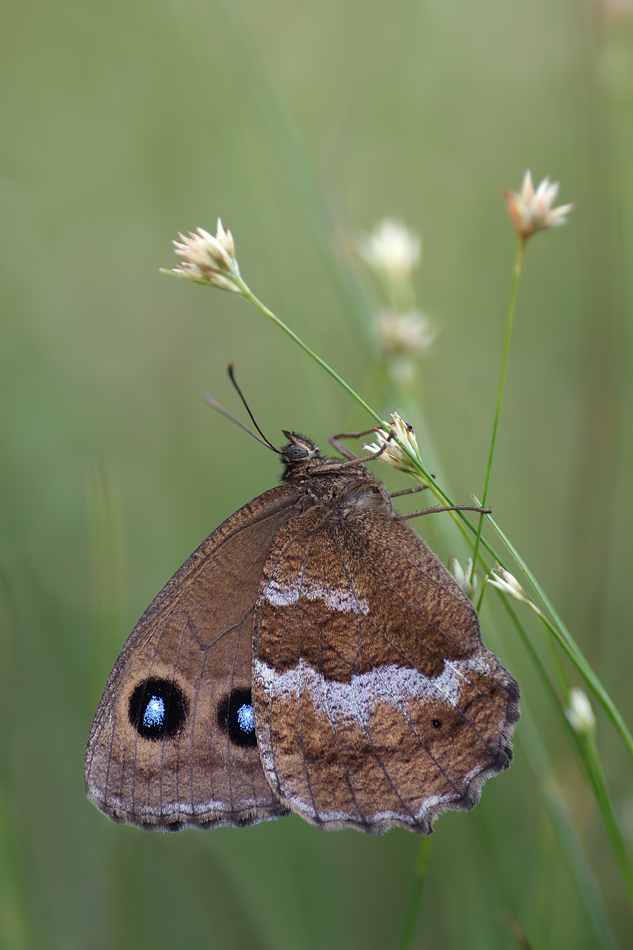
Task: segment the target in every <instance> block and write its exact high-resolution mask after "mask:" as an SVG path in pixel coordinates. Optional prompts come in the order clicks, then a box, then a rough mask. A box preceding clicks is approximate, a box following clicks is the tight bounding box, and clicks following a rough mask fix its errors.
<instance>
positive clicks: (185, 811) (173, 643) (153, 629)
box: [85, 486, 297, 828]
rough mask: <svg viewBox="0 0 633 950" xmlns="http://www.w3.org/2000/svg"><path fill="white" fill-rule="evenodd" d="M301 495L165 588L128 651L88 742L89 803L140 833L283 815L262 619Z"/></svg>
mask: <svg viewBox="0 0 633 950" xmlns="http://www.w3.org/2000/svg"><path fill="white" fill-rule="evenodd" d="M296 498H297V495H296V492H295V491H294V490H293V489H292V488H290V487H286V486H283V487H280V488H275V489H272V490H271V491H269V492H266V493H265V494H264V495H261V496H260V497H259V498H257V499H255V501H254V502H252V503H251V504H250V505H247V506H245V508H242V509H241V510H240V511H238V512H236V513H235V514H234V515H233V516H232V517H231V518H229V519H228V521H226V522H224V524H223V525H221V526H220V527H219V528H218V529H217V530H216V531H214V533H213V534H212V535H211V536H210V537H209V538H207V540H206V541H204V542H203V544H202V545H200V547H199V548H198V549H197V551H195V552H194V554H192V556H191V557H190V558H189V560H188V561H187V562H186V563H185V564H184V565H183V566H182V568H181V569H180V570H179V571H178V572H177V574H175V575H174V577H173V578H172V579H171V580H170V581H169V583H168V584H167V585H166V586H165V588H163V590H162V591H161V593H160V594H159V595H158V596H157V597H156V599H155V600H154V601H153V603H152V604H151V605H150V606H149V607H148V609H147V610H146V612H145V613H144V615H143V617H142V618H141V619H140V620H139V622H138V624H137V625H136V627H135V629H134V630H133V632H132V634H131V635H130V637H129V639H128V641H127V643H126V644H125V646H124V648H123V650H122V652H121V655H120V656H119V659H118V660H117V663H116V665H115V667H114V669H113V671H112V673H111V674H110V678H109V680H108V683H107V685H106V688H105V690H104V693H103V697H102V699H101V702H100V704H99V707H98V709H97V712H96V714H95V718H94V722H93V725H92V729H91V732H90V737H89V740H88V747H87V750H86V760H85V783H86V790H87V792H88V795H89V797H90V798H91V799H92V800H93V801H94V803H95V804H96V805H97V807H98V808H100V809H101V810H102V811H104V812H105V813H106V814H108V815H109V816H110V817H112V818H115V819H117V820H121V821H130V822H134V823H136V824H140V825H147V826H155V827H168V828H174V827H179V826H181V825H188V824H192V825H202V824H211V823H226V822H231V823H245V822H248V821H254V820H258V819H261V818H265V817H272V816H274V815H279V814H283V813H284V811H285V808H284V806H282V805H281V804H280V803H279V801H278V799H277V797H276V796H275V794H274V793H273V792H272V790H271V788H270V785H269V783H268V781H267V780H266V777H265V775H264V772H263V770H262V766H261V762H260V757H259V752H258V748H257V743H256V737H255V732H254V722H253V712H252V699H251V667H252V626H253V607H254V603H255V600H256V597H257V592H258V589H259V586H260V584H261V576H262V570H263V566H264V563H265V560H266V557H267V554H268V551H269V549H270V546H271V544H272V540H273V537H274V536H275V534H276V532H277V531H278V530H279V528H280V527H281V526H282V525H283V523H284V522H285V521H287V520H288V519H289V518H292V517H294V516H295V514H296V511H295V508H294V507H293V502H294V501H296Z"/></svg>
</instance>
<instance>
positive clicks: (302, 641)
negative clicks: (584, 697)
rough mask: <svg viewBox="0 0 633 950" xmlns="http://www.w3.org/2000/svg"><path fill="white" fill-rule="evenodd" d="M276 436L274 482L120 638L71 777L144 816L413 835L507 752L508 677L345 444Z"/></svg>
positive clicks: (462, 798) (175, 824) (171, 823)
mask: <svg viewBox="0 0 633 950" xmlns="http://www.w3.org/2000/svg"><path fill="white" fill-rule="evenodd" d="M284 435H285V436H286V438H287V439H288V442H287V444H286V445H285V446H284V448H282V449H281V450H276V451H278V452H279V454H280V456H281V459H282V462H283V464H284V472H283V477H282V483H281V484H280V485H279V486H277V487H275V488H272V489H270V490H269V491H266V492H264V493H263V494H262V495H259V496H258V497H257V498H255V499H254V500H253V501H251V502H249V503H248V504H247V505H245V506H244V507H243V508H241V509H240V510H239V511H237V512H235V514H233V515H231V517H230V518H228V520H227V521H225V522H224V523H223V524H221V525H220V526H219V527H218V528H216V530H215V531H214V532H213V533H212V534H211V535H210V536H209V537H208V538H207V539H206V541H203V542H202V544H201V545H200V547H199V548H198V549H197V550H196V551H194V553H193V554H192V555H191V557H190V558H189V559H188V560H187V561H186V562H185V563H184V564H183V566H182V567H181V568H180V570H179V571H178V572H177V573H176V574H175V575H174V576H173V577H172V578H171V580H170V581H169V582H168V583H167V584H166V586H165V587H164V588H163V590H162V591H161V592H160V593H159V594H158V596H157V597H156V598H155V600H154V601H153V602H152V603H151V604H150V606H149V607H148V608H147V610H146V611H145V613H144V614H143V616H142V617H141V619H140V620H139V621H138V623H137V625H136V627H135V628H134V630H133V631H132V633H131V635H130V637H129V639H128V640H127V642H126V644H125V645H124V647H123V649H122V651H121V654H120V656H119V658H118V659H117V661H116V663H115V666H114V669H113V670H112V672H111V674H110V677H109V679H108V681H107V684H106V687H105V690H104V692H103V696H102V697H101V701H100V703H99V705H98V708H97V711H96V714H95V717H94V721H93V723H92V728H91V730H90V736H89V739H88V745H87V749H86V756H85V787H86V792H87V794H88V797H89V798H90V799H91V801H92V802H94V804H95V805H96V806H97V808H99V809H100V810H101V811H102V812H104V813H105V814H106V815H108V816H109V817H110V818H113V819H115V820H117V821H125V822H132V823H134V824H136V825H140V826H142V827H146V828H162V829H168V830H176V829H179V828H182V827H184V826H197V827H208V826H212V825H222V824H231V825H245V824H250V823H252V822H257V821H260V820H262V819H265V818H273V817H278V816H281V815H285V814H287V813H289V812H296V813H297V814H299V815H301V816H302V818H304V819H306V820H307V821H309V822H311V823H312V824H314V825H318V826H320V827H323V828H328V829H335V828H355V829H357V830H359V831H364V832H370V833H376V832H382V831H384V830H386V829H387V828H389V827H391V826H394V825H395V826H401V827H404V828H407V829H409V830H411V831H413V832H417V833H419V834H429V833H430V832H431V831H432V825H433V822H434V820H435V818H436V817H437V816H438V815H439V814H440V813H441V812H443V811H445V810H447V809H468V808H471V807H472V806H473V805H474V804H475V803H476V802H477V801H478V799H479V796H480V792H481V787H482V785H483V783H484V782H485V780H486V779H487V778H489V777H490V776H492V775H494V774H495V773H498V772H500V771H502V770H503V769H506V768H507V767H508V766H509V764H510V761H511V759H512V746H511V742H510V739H511V735H512V732H513V730H514V727H515V725H516V722H517V720H518V717H519V689H518V686H517V683H516V682H515V680H514V679H513V678H512V676H511V675H510V674H509V673H508V672H507V671H506V670H505V669H504V668H503V667H502V665H501V663H500V662H499V660H498V659H497V657H496V656H495V655H494V654H493V653H491V652H490V651H489V650H487V649H486V647H485V646H484V644H483V641H482V638H481V634H480V629H479V623H478V619H477V613H476V611H475V609H474V607H473V606H472V604H471V602H470V601H469V600H468V598H467V597H466V595H465V594H464V593H463V592H462V590H461V588H460V587H459V585H458V584H457V582H456V581H455V580H454V578H453V577H452V576H451V575H450V574H449V572H448V571H447V570H446V569H445V568H444V567H443V565H442V564H441V563H440V561H439V560H438V558H437V557H436V556H435V554H433V552H432V551H431V550H430V549H429V548H428V547H427V546H426V544H425V543H424V542H423V541H422V540H421V539H420V537H419V536H418V535H417V534H416V533H415V532H414V531H413V530H412V528H411V527H410V526H409V524H408V523H407V521H406V520H405V519H404V518H403V517H400V516H398V515H397V514H396V513H395V512H394V509H393V505H392V501H391V497H390V496H389V494H388V492H387V490H386V489H385V487H384V486H383V485H382V483H381V482H380V481H379V480H378V479H376V478H375V477H374V476H373V475H372V474H371V473H370V472H369V471H368V470H367V468H366V467H365V465H364V464H363V463H362V461H359V460H358V459H357V458H356V456H354V455H353V454H352V453H350V452H349V450H346V451H345V454H346V455H347V458H346V459H345V460H342V459H337V458H326V457H322V456H321V454H320V452H319V450H318V448H317V447H316V445H315V444H314V442H312V441H311V440H310V439H308V438H305V437H304V436H301V435H299V434H297V433H294V432H287V431H284ZM269 444H270V443H269ZM335 444H336V445H337V447H340V446H339V444H338V443H335Z"/></svg>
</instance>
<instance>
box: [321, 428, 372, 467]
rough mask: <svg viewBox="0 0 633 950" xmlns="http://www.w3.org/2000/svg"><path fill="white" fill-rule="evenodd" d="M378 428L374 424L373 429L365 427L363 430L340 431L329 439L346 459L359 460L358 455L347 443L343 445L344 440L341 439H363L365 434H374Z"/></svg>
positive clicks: (333, 446)
mask: <svg viewBox="0 0 633 950" xmlns="http://www.w3.org/2000/svg"><path fill="white" fill-rule="evenodd" d="M377 428H378V427H377V426H372V427H371V429H363V431H362V432H339V433H338V434H337V435H331V436H330V437H329V439H328V441H329V443H330V445H331V446H332V448H334V449H336V451H337V452H340V454H341V455H343V456H344V457H345V458H346V459H349V460H350V462H351V461H354V462H355V461H357V460H358V456H357V455H355V454H354V453H353V452H352V450H351V449H348V448H347V446H346V445H343V443H342V442H339V439H361V438H362V437H363V436H364V435H372V434H373V433H375V432H376V429H377ZM372 457H373V456H372Z"/></svg>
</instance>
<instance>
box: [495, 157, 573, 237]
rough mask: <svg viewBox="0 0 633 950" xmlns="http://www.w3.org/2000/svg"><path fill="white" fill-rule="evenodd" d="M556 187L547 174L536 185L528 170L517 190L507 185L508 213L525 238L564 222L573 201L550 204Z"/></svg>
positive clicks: (553, 198)
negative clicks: (555, 205)
mask: <svg viewBox="0 0 633 950" xmlns="http://www.w3.org/2000/svg"><path fill="white" fill-rule="evenodd" d="M558 189H559V184H558V182H557V181H554V182H551V181H550V180H549V177H547V178H544V179H543V181H541V182H540V183H539V185H538V186H537V187H536V189H535V188H534V185H533V183H532V175H531V172H529V171H526V173H525V175H524V176H523V182H522V184H521V190H520V191H510V190H508V189H506V192H505V199H506V206H507V208H508V213H509V215H510V217H511V218H512V222H513V224H514V227H515V230H516V232H517V234H518V235H519V236H520V237H521V238H523V240H524V241H525V240H527V238H529V237H530V236H531V235H532V234H535V233H536V232H537V231H547V230H549V229H550V228H557V227H560V225H561V224H565V223H566V221H567V218H568V217H569V215H570V214H571V212H572V211H573V209H574V205H573V204H566V205H559V206H558V208H553V207H552V205H553V204H554V202H555V201H556V198H557V196H558Z"/></svg>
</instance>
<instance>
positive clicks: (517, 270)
mask: <svg viewBox="0 0 633 950" xmlns="http://www.w3.org/2000/svg"><path fill="white" fill-rule="evenodd" d="M524 248H525V238H522V237H520V236H519V240H518V242H517V252H516V257H515V259H514V276H513V279H512V290H511V292H510V303H509V306H508V319H507V320H506V338H505V342H504V344H503V358H502V360H501V374H500V376H499V388H498V389H497V405H496V407H495V417H494V421H493V423H492V436H491V437H490V450H489V452H488V466H487V468H486V479H485V482H484V491H483V495H482V498H481V507H482V508H485V507H486V499H487V498H488V486H489V484H490V473H491V471H492V460H493V457H494V454H495V443H496V441H497V429H498V427H499V416H500V415H501V403H502V401H503V390H504V387H505V382H506V374H507V371H508V360H509V357H510V340H511V338H512V324H513V323H514V311H515V308H516V302H517V293H518V289H519V278H520V277H521V265H522V263H523V251H524ZM483 524H484V516H483V515H480V516H479V524H478V526H477V536H476V537H475V547H474V553H473V567H472V572H471V577H470V582H471V584H472V583H473V581H474V577H475V564H476V562H477V552H478V550H479V541H480V539H481V529H482V528H483Z"/></svg>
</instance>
